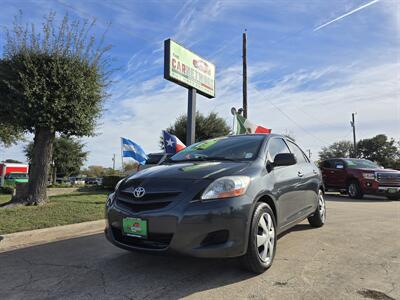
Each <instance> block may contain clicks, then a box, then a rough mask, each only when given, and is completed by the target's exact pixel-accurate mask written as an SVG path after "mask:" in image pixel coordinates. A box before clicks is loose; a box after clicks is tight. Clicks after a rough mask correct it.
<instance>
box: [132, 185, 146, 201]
mask: <svg viewBox="0 0 400 300" xmlns="http://www.w3.org/2000/svg"><path fill="white" fill-rule="evenodd" d="M144 194H146V190H145V189H144V188H143V187H141V186H139V187H137V188H135V189H134V190H133V196H135V198H142V197H143V196H144Z"/></svg>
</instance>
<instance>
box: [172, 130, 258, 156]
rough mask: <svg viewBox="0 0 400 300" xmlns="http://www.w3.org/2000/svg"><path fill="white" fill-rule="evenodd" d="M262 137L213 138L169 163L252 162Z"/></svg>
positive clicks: (196, 145) (187, 149) (180, 154)
mask: <svg viewBox="0 0 400 300" xmlns="http://www.w3.org/2000/svg"><path fill="white" fill-rule="evenodd" d="M263 140H264V136H262V135H243V136H230V137H222V138H215V139H210V140H206V141H202V142H199V143H196V144H193V145H191V146H189V147H187V148H185V149H183V150H182V151H180V152H178V153H177V154H175V155H174V156H172V157H171V158H170V160H169V161H170V162H171V161H172V162H175V161H190V160H206V161H207V160H228V161H230V160H231V161H236V160H254V159H255V158H256V156H257V154H258V151H259V149H260V146H261V144H262V141H263Z"/></svg>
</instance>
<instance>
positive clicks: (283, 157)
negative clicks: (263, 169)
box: [273, 153, 297, 167]
mask: <svg viewBox="0 0 400 300" xmlns="http://www.w3.org/2000/svg"><path fill="white" fill-rule="evenodd" d="M296 162H297V161H296V157H294V155H293V153H279V154H277V155H276V156H275V159H274V163H273V165H274V167H279V166H291V165H295V164H296Z"/></svg>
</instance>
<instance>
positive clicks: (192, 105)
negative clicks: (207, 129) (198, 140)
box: [186, 88, 196, 146]
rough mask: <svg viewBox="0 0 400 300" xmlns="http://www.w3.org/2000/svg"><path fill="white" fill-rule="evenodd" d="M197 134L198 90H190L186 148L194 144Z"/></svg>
mask: <svg viewBox="0 0 400 300" xmlns="http://www.w3.org/2000/svg"><path fill="white" fill-rule="evenodd" d="M195 134H196V89H194V88H189V89H188V113H187V123H186V146H189V145H191V144H194V141H195Z"/></svg>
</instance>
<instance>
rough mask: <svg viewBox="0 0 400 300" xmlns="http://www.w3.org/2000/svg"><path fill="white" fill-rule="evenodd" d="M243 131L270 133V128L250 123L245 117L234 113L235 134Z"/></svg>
mask: <svg viewBox="0 0 400 300" xmlns="http://www.w3.org/2000/svg"><path fill="white" fill-rule="evenodd" d="M244 133H271V129H269V128H265V127H262V126H259V125H255V124H253V123H251V122H250V121H249V120H248V119H246V118H245V117H243V116H241V115H239V114H236V128H235V134H244Z"/></svg>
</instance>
